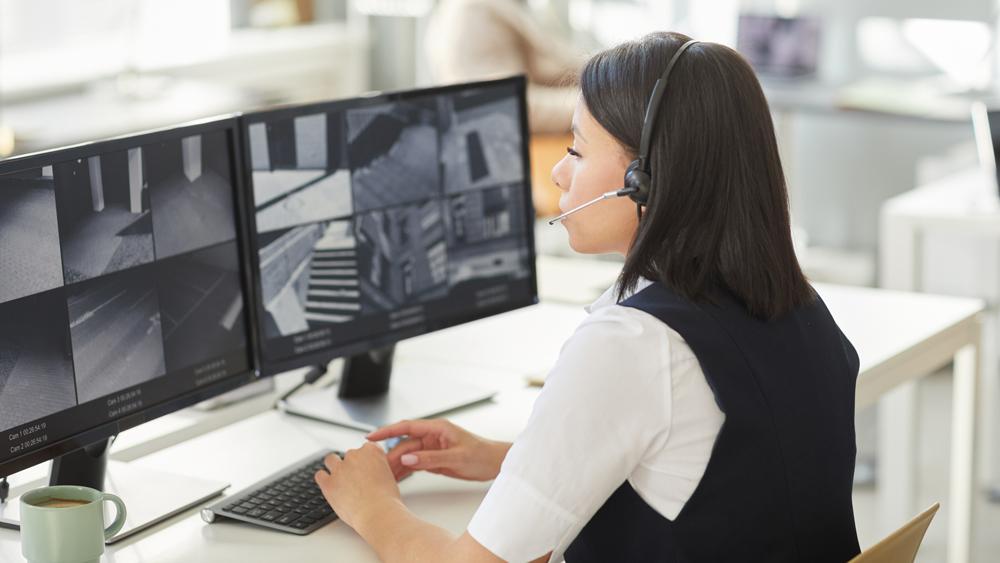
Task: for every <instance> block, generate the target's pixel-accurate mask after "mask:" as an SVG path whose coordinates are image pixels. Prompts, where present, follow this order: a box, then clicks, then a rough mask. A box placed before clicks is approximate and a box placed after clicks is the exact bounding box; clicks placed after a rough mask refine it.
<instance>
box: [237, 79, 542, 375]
mask: <svg viewBox="0 0 1000 563" xmlns="http://www.w3.org/2000/svg"><path fill="white" fill-rule="evenodd" d="M504 85H509V86H513V87H514V89H515V94H516V96H517V99H518V105H519V109H520V114H521V123H520V124H519V127H520V132H521V136H522V139H524V142H523V143H522V155H521V157H522V161H523V162H524V165H525V169H524V182H523V188H522V189H523V190H524V193H523V194H522V195H523V198H524V202H525V217H524V221H525V223H524V224H525V225H526V234H527V242H528V248H529V250H528V262H529V264H530V268H529V269H530V274H529V277H528V281H529V282H530V284H531V297H529V298H528V299H525V300H523V301H510V302H507V303H503V304H500V305H498V306H495V307H488V308H483V309H478V310H476V311H474V312H472V313H469V314H464V315H451V316H450V317H447V318H443V319H433V320H431V321H429V322H427V323H424V324H421V325H418V326H416V327H413V328H408V329H398V330H395V331H391V332H387V333H385V334H384V335H382V336H380V337H370V336H366V337H363V338H361V339H360V340H357V341H352V342H348V343H344V344H340V345H336V346H332V347H329V348H324V349H322V350H317V351H315V352H310V353H306V354H299V355H295V356H290V357H287V358H284V359H280V360H270V359H268V358H266V356H265V354H264V350H263V346H264V344H263V343H264V340H265V338H264V335H263V334H262V333H261V332H258V334H257V335H256V338H257V340H256V342H257V343H259V345H260V347H258V348H257V352H258V353H257V358H258V369H259V372H260V376H261V377H269V376H272V375H277V374H279V373H283V372H286V371H290V370H293V369H297V368H301V367H306V366H317V365H326V364H328V363H329V362H330V361H332V360H335V359H337V358H342V357H347V356H351V355H354V354H360V353H364V352H367V351H369V350H371V349H374V348H380V347H384V346H388V345H391V344H395V343H397V342H400V341H402V340H406V339H407V338H413V337H415V336H420V335H423V334H429V333H431V332H435V331H438V330H443V329H446V328H450V327H453V326H456V325H460V324H464V323H468V322H472V321H475V320H479V319H482V318H486V317H490V316H493V315H498V314H501V313H506V312H509V311H513V310H516V309H521V308H523V307H529V306H531V305H535V304H537V303H538V276H537V267H536V263H535V262H536V256H537V252H536V249H535V231H534V223H535V209H534V202H533V200H532V186H531V159H530V150H529V145H530V140H531V136H530V132H529V129H528V106H527V100H526V88H527V80H526V78H525V76H524V75H522V74H519V75H515V76H510V77H504V78H499V79H492V80H482V81H476V82H463V83H460V84H447V85H443V86H434V87H430V88H419V89H410V90H396V91H390V92H371V93H368V94H364V95H362V96H357V97H353V98H344V99H339V100H329V101H323V102H312V103H306V104H294V105H284V106H278V107H275V108H269V109H266V110H257V111H252V112H246V113H243V114H241V115H240V116H239V121H240V134H241V135H243V136H244V137H246V136H247V135H248V127H249V126H250V125H251V124H254V123H259V122H263V121H270V120H275V119H283V118H290V117H294V116H298V115H307V114H310V113H318V112H329V111H339V110H344V109H349V108H358V107H365V106H369V105H379V104H384V103H387V102H393V101H399V100H406V99H412V98H416V97H429V96H435V95H442V94H448V93H453V92H460V91H463V90H469V89H474V88H483V87H491V86H504ZM244 140H246V139H244ZM242 147H243V155H242V158H241V162H242V165H243V177H244V178H245V179H246V190H247V194H246V197H245V198H244V199H245V204H246V207H245V208H244V215H245V218H246V224H247V238H246V241H247V251H248V254H249V260H250V276H251V278H252V290H253V296H254V306H253V309H254V312H255V318H259V317H260V315H261V312H262V307H261V303H260V302H259V300H258V299H257V297H258V296H259V295H260V294H261V291H262V290H261V275H260V263H259V258H260V255H259V250H260V249H259V248H258V246H257V236H256V232H257V219H256V209H255V206H254V198H253V196H252V194H253V179H252V170H251V167H252V163H251V161H250V144H249V142H243V143H242ZM254 329H256V330H257V331H262V330H263V326H262V324H261V323H259V322H255V323H254Z"/></svg>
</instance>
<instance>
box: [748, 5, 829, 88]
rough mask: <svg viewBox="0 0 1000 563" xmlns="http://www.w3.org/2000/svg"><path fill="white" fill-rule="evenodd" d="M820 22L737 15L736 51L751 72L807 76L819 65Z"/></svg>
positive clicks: (807, 19)
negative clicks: (749, 65)
mask: <svg viewBox="0 0 1000 563" xmlns="http://www.w3.org/2000/svg"><path fill="white" fill-rule="evenodd" d="M819 35H820V24H819V20H818V19H816V18H812V17H794V18H785V17H779V16H772V15H759V14H740V19H739V24H738V27H737V38H736V49H737V50H738V51H739V52H740V53H742V54H743V56H744V57H746V58H747V60H748V61H749V62H750V64H751V65H752V66H753V67H754V69H755V70H756V71H757V72H759V73H761V74H764V75H770V76H785V77H792V76H807V75H813V74H815V73H816V69H817V66H818V64H819V39H820V37H819Z"/></svg>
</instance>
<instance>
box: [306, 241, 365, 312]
mask: <svg viewBox="0 0 1000 563" xmlns="http://www.w3.org/2000/svg"><path fill="white" fill-rule="evenodd" d="M305 311H306V313H305V317H306V320H307V321H308V322H309V323H310V324H312V323H343V322H347V321H350V320H353V319H354V318H355V317H357V316H358V314H359V313H360V312H361V294H360V292H359V290H358V258H357V251H356V250H355V248H354V239H353V238H349V237H348V236H345V234H344V229H343V228H342V227H339V226H337V227H335V226H333V225H331V227H330V228H328V229H327V231H326V233H324V235H323V238H321V239H319V240H318V241H316V244H315V246H314V247H313V253H312V259H311V260H310V262H309V285H308V289H307V290H306V303H305Z"/></svg>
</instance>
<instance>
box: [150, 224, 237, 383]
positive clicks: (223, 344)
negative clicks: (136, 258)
mask: <svg viewBox="0 0 1000 563" xmlns="http://www.w3.org/2000/svg"><path fill="white" fill-rule="evenodd" d="M237 260H238V251H237V248H236V242H235V241H233V242H228V243H223V244H220V245H218V246H214V247H211V248H206V249H203V250H200V251H198V252H193V253H190V254H185V255H183V256H178V257H175V258H171V259H169V260H166V261H163V262H157V264H156V268H157V272H158V273H157V276H156V286H157V290H158V291H157V293H158V295H159V301H160V327H161V330H162V331H163V346H164V352H165V354H166V363H167V371H170V372H173V371H177V370H179V369H181V368H185V367H189V366H192V365H195V364H198V363H201V362H204V361H206V360H209V359H212V358H214V357H217V356H219V355H220V354H221V353H222V352H224V351H229V350H236V349H239V348H240V347H243V346H245V345H246V333H245V332H244V329H243V326H244V324H243V323H244V320H243V314H244V313H243V293H242V289H241V286H240V278H239V263H238V262H237Z"/></svg>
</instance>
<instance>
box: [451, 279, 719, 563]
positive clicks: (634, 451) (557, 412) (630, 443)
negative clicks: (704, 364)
mask: <svg viewBox="0 0 1000 563" xmlns="http://www.w3.org/2000/svg"><path fill="white" fill-rule="evenodd" d="M649 283H650V282H649V281H648V280H640V283H639V286H638V287H637V291H638V290H641V289H643V288H645V287H646V286H648V285H649ZM615 289H616V288H614V287H612V288H610V289H608V290H607V291H605V292H604V294H603V295H601V297H599V298H598V299H597V300H596V301H595V302H594V303H593V304H591V305H590V306H589V307H588V308H587V312H588V313H589V315H588V316H587V318H586V319H584V321H583V322H582V323H580V326H579V327H577V329H576V331H575V332H574V333H573V335H572V336H571V337H570V338H569V340H567V341H566V343H565V344H563V347H562V350H561V351H560V353H559V359H558V360H557V362H556V365H555V367H553V368H552V371H551V372H550V373H549V375H548V377H546V379H545V387H544V388H543V389H542V392H541V394H540V395H539V397H538V399H537V401H536V402H535V405H534V408H533V410H532V413H531V417H530V418H529V420H528V424H527V427H526V428H525V430H524V431H523V432H522V433H521V434H520V435H519V436H518V437H517V439H516V440H514V446H513V447H512V448H511V449H510V452H509V453H508V454H507V457H506V458H505V459H504V462H503V465H502V467H501V469H500V474H499V476H497V479H496V481H494V482H493V485H492V486H491V487H490V490H489V492H488V493H487V494H486V498H485V499H484V500H483V503H482V504H481V505H480V507H479V509H478V510H477V511H476V514H475V516H473V518H472V521H471V522H470V523H469V528H468V530H469V533H470V534H471V535H472V537H474V538H475V539H476V541H478V542H479V543H480V544H482V545H483V546H484V547H486V548H487V549H488V550H490V551H491V552H493V553H494V554H495V555H497V556H499V557H501V558H502V559H504V560H507V561H513V562H519V561H530V560H532V559H536V558H538V557H541V556H542V555H544V554H546V553H548V552H549V551H552V557H551V559H550V561H554V562H558V561H562V558H563V553H564V552H565V550H566V548H568V547H569V545H570V544H571V543H572V542H573V539H574V538H576V536H577V534H579V532H580V530H582V529H583V527H584V525H586V523H587V522H588V521H589V520H590V518H591V517H592V516H593V515H594V514H595V513H596V512H597V510H598V509H599V508H600V507H601V505H603V504H604V502H605V501H606V500H607V499H608V497H610V496H611V494H612V493H613V492H614V491H615V489H617V488H618V487H619V486H620V485H621V484H622V483H623V482H625V480H626V479H627V480H628V482H629V483H630V484H631V486H632V487H633V488H634V489H635V491H636V492H637V493H638V494H639V496H640V497H641V498H642V499H643V500H644V501H645V502H646V503H647V504H649V505H650V507H652V508H653V509H654V510H656V511H657V512H658V513H660V514H662V515H663V516H664V517H666V518H668V519H670V520H673V519H674V518H676V517H677V514H678V513H680V511H681V508H683V507H684V503H686V502H687V500H688V499H689V498H690V497H691V494H692V493H693V492H694V490H695V487H697V486H698V482H699V481H700V480H701V477H702V475H703V474H704V473H705V468H706V466H707V465H708V459H709V456H711V453H712V447H713V445H714V444H715V439H716V437H717V436H718V434H719V430H720V429H721V428H722V422H723V420H724V419H725V416H724V415H723V413H722V411H720V410H719V407H718V405H717V404H716V402H715V397H714V395H713V394H712V391H711V389H710V388H709V386H708V382H707V381H706V380H705V375H704V373H703V372H702V371H701V366H700V365H699V364H698V360H697V359H696V358H695V356H694V353H693V352H692V351H691V349H690V348H689V347H688V345H687V343H685V342H684V339H683V338H681V336H680V335H679V334H678V333H677V332H675V331H674V330H673V329H671V328H670V327H668V326H667V325H666V324H664V323H663V322H661V321H660V320H659V319H657V318H655V317H653V316H652V315H649V314H648V313H645V312H643V311H640V310H638V309H635V308H632V307H625V306H622V305H618V303H617V301H616V291H615Z"/></svg>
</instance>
